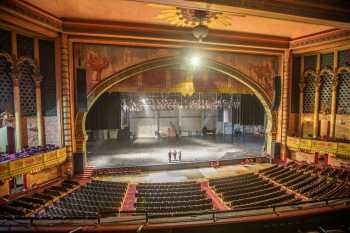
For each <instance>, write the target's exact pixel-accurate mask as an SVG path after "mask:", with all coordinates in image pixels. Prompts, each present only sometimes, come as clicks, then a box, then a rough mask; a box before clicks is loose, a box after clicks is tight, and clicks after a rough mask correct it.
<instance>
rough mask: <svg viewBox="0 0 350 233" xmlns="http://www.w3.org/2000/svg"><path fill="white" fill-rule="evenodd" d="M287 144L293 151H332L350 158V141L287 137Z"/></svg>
mask: <svg viewBox="0 0 350 233" xmlns="http://www.w3.org/2000/svg"><path fill="white" fill-rule="evenodd" d="M287 146H288V148H289V149H290V150H292V151H310V152H320V153H331V154H336V155H340V156H342V157H343V156H348V157H349V158H348V159H350V143H343V142H332V141H323V140H317V139H307V138H298V137H287Z"/></svg>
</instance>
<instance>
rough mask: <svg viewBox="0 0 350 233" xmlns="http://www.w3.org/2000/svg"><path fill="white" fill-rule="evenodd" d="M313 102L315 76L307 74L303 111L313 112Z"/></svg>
mask: <svg viewBox="0 0 350 233" xmlns="http://www.w3.org/2000/svg"><path fill="white" fill-rule="evenodd" d="M314 102H315V77H314V76H313V75H311V74H309V75H308V76H307V77H305V89H304V113H310V112H313V108H314Z"/></svg>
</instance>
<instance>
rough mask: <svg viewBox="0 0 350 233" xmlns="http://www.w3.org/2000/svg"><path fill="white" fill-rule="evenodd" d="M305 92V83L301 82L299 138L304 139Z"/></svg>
mask: <svg viewBox="0 0 350 233" xmlns="http://www.w3.org/2000/svg"><path fill="white" fill-rule="evenodd" d="M304 90H305V82H304V81H301V82H300V83H299V130H298V131H299V137H303V115H304Z"/></svg>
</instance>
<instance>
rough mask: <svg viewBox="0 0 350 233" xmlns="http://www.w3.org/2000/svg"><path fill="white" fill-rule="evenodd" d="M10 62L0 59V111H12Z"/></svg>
mask: <svg viewBox="0 0 350 233" xmlns="http://www.w3.org/2000/svg"><path fill="white" fill-rule="evenodd" d="M10 73H11V64H10V63H9V62H8V61H7V60H6V59H5V58H1V59H0V113H1V112H3V111H5V110H6V111H9V112H11V113H13V84H12V79H11V74H10Z"/></svg>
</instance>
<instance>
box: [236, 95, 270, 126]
mask: <svg viewBox="0 0 350 233" xmlns="http://www.w3.org/2000/svg"><path fill="white" fill-rule="evenodd" d="M238 99H239V101H240V105H239V107H237V108H234V109H233V116H232V120H233V123H234V124H241V125H264V116H265V110H264V107H263V106H262V104H261V103H260V100H259V99H258V98H257V97H256V96H255V95H241V96H240V98H238Z"/></svg>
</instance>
